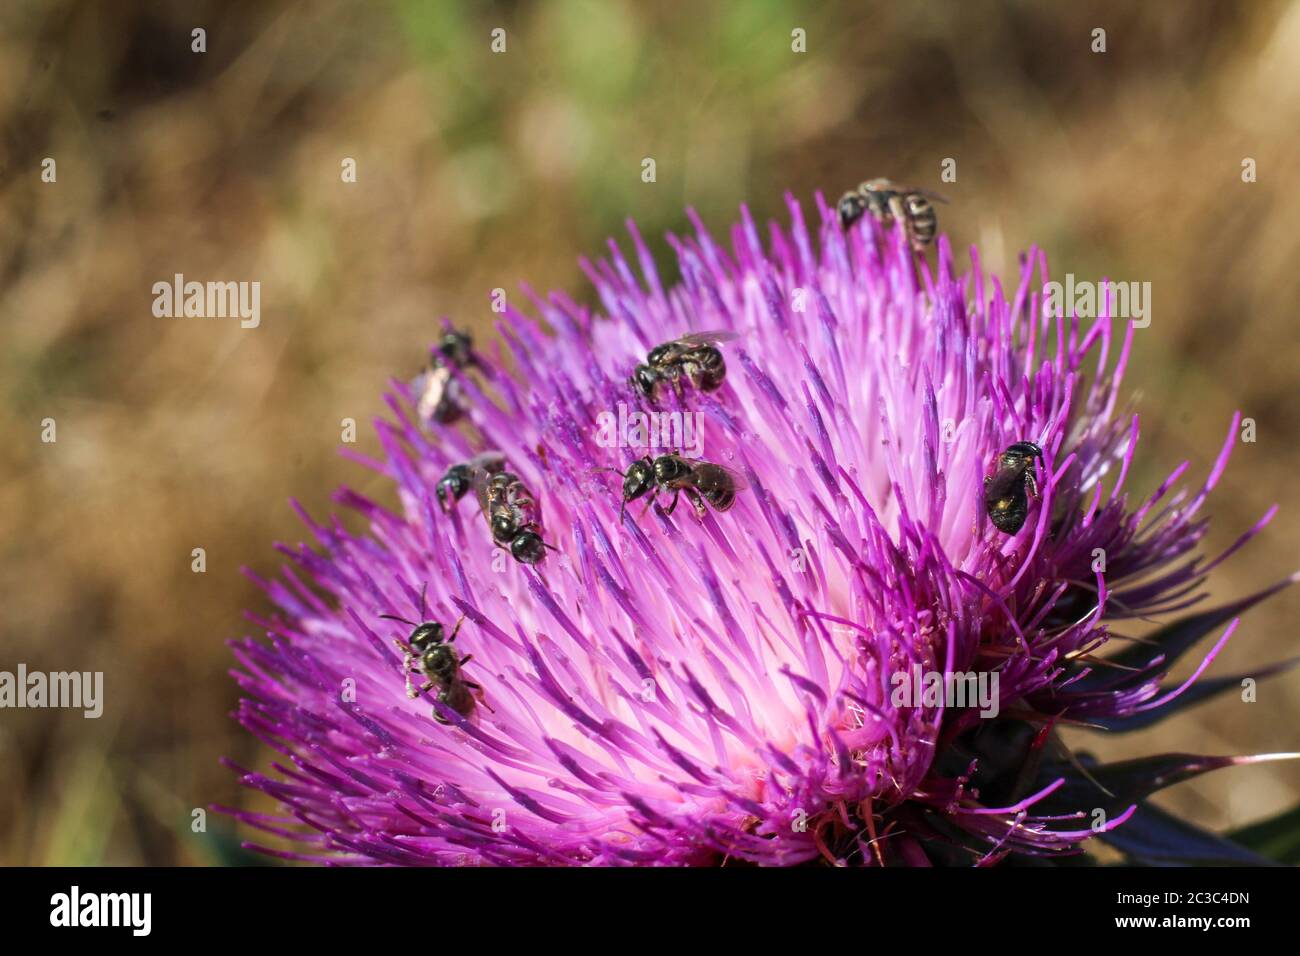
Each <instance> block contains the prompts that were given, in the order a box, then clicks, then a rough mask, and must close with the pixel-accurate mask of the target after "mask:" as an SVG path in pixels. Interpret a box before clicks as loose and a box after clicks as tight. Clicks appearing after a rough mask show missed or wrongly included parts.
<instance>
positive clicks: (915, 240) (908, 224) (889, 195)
mask: <svg viewBox="0 0 1300 956" xmlns="http://www.w3.org/2000/svg"><path fill="white" fill-rule="evenodd" d="M931 200H935V201H937V202H947V201H948V200H946V199H944V198H943V197H942V196H939V195H937V194H935V193H932V192H928V191H926V190H924V189H917V188H915V187H913V186H899V185H898V184H896V183H894V182H892V181H891V180H888V179H869V180H867V181H866V182H865V183H862V184H861V185H860V186H858V188H857V189H856V190H852V191H850V192H847V193H845V194H844V195H843V196H841V197H840V201H839V202H838V203H837V204H836V206H835V210H836V212H837V214H838V215H839V220H840V226H841V227H842V228H844V229H848V228H849V227H850V226H852V225H853V224H854V223H855V222H857V221H858V220H859V219H861V218H862V217H863V216H864V215H865V214H866V213H871V217H872V218H873V219H875V220H876V221H877V222H879V223H880V224H881V225H882V226H884V227H886V228H888V227H889V226H891V225H893V224H894V221H895V220H897V221H899V222H901V223H902V224H903V227H904V228H905V229H906V230H907V237H908V239H909V240H910V241H911V243H912V248H913V249H915V250H917V251H918V252H919V251H921V250H922V249H924V248H925V247H926V246H927V245H929V244H930V243H931V242H933V241H934V236H935V233H936V232H937V231H938V228H939V218H938V216H937V215H935V211H934V206H933V204H932V203H931Z"/></svg>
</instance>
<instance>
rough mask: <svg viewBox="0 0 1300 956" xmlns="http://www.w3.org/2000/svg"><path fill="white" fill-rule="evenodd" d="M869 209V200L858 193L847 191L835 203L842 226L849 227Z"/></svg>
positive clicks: (842, 227) (843, 227)
mask: <svg viewBox="0 0 1300 956" xmlns="http://www.w3.org/2000/svg"><path fill="white" fill-rule="evenodd" d="M866 211H867V201H866V200H865V199H863V198H862V196H861V195H860V194H858V193H845V194H844V195H843V196H841V197H840V201H839V202H838V203H836V204H835V212H836V214H837V215H838V216H839V219H840V228H841V229H847V228H849V226H851V225H853V224H854V223H855V222H857V221H858V220H859V219H861V218H862V214H863V213H864V212H866Z"/></svg>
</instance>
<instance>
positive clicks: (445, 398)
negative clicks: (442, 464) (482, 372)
mask: <svg viewBox="0 0 1300 956" xmlns="http://www.w3.org/2000/svg"><path fill="white" fill-rule="evenodd" d="M478 364H479V361H478V357H477V356H476V355H475V354H474V343H473V340H472V339H471V338H470V337H469V335H468V334H466V333H464V332H457V331H456V330H455V329H452V328H449V329H447V330H446V331H445V332H444V333H443V335H442V340H441V341H440V342H439V343H438V350H437V353H436V354H435V355H434V358H433V364H432V366H431V367H430V368H429V369H428V371H426V372H424V373H423V374H422V375H421V376H420V377H419V378H417V379H416V380H415V383H414V387H415V390H416V391H417V392H419V394H420V400H419V403H418V405H417V407H416V411H417V412H418V413H419V415H420V418H421V420H423V421H435V422H439V423H440V424H443V425H450V424H451V423H452V422H455V421H457V420H459V419H460V418H461V416H462V415H464V414H465V409H464V406H463V405H462V404H461V402H460V397H461V388H460V383H459V382H457V381H456V379H455V377H454V376H453V375H452V373H451V370H452V369H453V368H454V369H456V370H458V371H459V370H462V369H467V368H470V367H476V366H478Z"/></svg>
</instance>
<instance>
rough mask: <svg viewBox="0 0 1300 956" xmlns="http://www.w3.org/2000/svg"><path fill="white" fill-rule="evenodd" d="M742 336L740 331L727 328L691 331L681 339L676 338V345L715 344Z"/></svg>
mask: <svg viewBox="0 0 1300 956" xmlns="http://www.w3.org/2000/svg"><path fill="white" fill-rule="evenodd" d="M738 338H740V333H739V332H730V331H728V330H726V329H717V330H715V331H712V332H691V333H690V334H689V335H683V336H682V337H681V338H680V339H676V340H674V344H675V345H689V346H699V345H714V344H716V343H718V342H730V341H732V340H734V339H738Z"/></svg>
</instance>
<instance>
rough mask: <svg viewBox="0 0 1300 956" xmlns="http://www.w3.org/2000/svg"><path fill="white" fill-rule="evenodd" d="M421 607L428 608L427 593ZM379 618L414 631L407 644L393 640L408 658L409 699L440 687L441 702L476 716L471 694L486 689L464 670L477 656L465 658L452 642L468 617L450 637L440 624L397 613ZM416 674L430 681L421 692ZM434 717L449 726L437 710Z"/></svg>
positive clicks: (464, 713) (405, 662)
mask: <svg viewBox="0 0 1300 956" xmlns="http://www.w3.org/2000/svg"><path fill="white" fill-rule="evenodd" d="M420 606H421V607H423V606H424V595H423V594H421V595H420ZM379 616H380V617H381V618H384V619H386V620H389V621H397V622H399V623H401V624H408V625H410V626H411V627H412V628H413V630H412V631H411V634H410V636H409V637H408V638H407V639H406V640H405V641H400V640H394V641H393V643H394V644H396V645H397V647H398V649H399V650H401V651H402V653H403V654H404V655H405V659H404V660H403V661H402V671H403V672H404V673H405V675H406V696H407V697H410V698H411V699H412V700H414V699H415V698H416V697H418V696H420V694H423V693H426V692H428V691H430V690H432V689H433V688H435V687H436V688H438V697H437V699H438V702H439V703H442V704H446V705H447V706H448V707H450V708H451V709H452V710H454V711H455V712H456V713H458V714H460V715H461V716H462V717H468V716H469V715H470V714H471V713H473V712H474V695H473V693H471V691H475V690H482V687H480V686H479V685H478V684H476V683H474V682H473V681H468V680H465V679H464V678H462V677H461V676H460V669H461V668H462V667H464V666H465V665H466V664H468V663H469V662H470V659H471V658H472V657H473V656H474V655H473V654H466V655H465V656H464V657H461V656H460V655H459V654H457V653H456V649H455V648H454V647H452V646H451V643H452V641H454V640H456V635H457V634H459V633H460V626H461V624H463V623H464V622H465V618H463V617H462V618H461V619H460V620H459V621H457V622H456V627H455V628H454V629H453V630H452V632H451V634H450V635H446V632H445V631H444V630H443V626H442V625H441V624H439V623H438V622H437V621H425V622H424V623H422V624H417V623H415V622H414V621H408V620H406V618H403V617H397V616H396V615H394V614H381V615H379ZM412 673H416V674H423V675H424V676H425V677H427V678H429V680H428V681H427V682H426V683H425V684H424V686H422V687H421V688H420V689H419V690H418V691H417V690H416V689H415V687H414V685H412V683H411V674H412ZM433 718H434V720H436V721H438V723H440V724H446V723H449V721H448V720H447V719H446V718H445V717H443V716H442V715H441V714H440V713H438V711H437V709H436V708H435V709H434V712H433Z"/></svg>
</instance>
